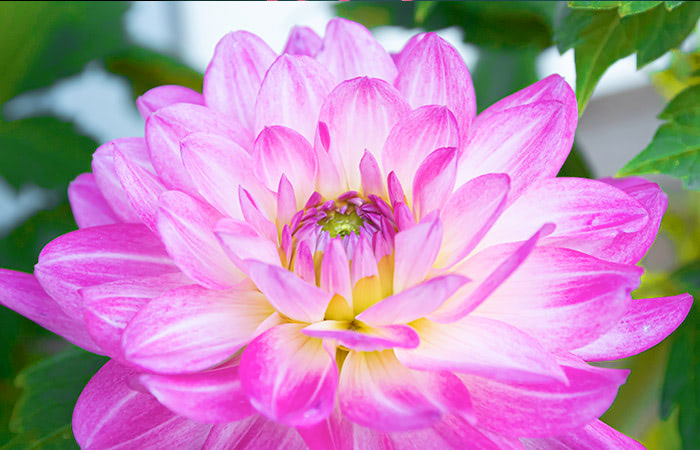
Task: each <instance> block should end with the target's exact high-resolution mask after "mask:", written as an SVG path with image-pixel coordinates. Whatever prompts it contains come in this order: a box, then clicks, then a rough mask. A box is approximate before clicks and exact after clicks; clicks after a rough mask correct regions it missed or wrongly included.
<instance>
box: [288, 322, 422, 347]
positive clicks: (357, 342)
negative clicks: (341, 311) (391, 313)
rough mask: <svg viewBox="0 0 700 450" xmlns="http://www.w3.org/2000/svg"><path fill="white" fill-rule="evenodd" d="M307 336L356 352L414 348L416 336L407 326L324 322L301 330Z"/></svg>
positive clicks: (416, 342) (416, 343) (416, 344)
mask: <svg viewBox="0 0 700 450" xmlns="http://www.w3.org/2000/svg"><path fill="white" fill-rule="evenodd" d="M302 333H304V334H305V335H307V336H312V337H317V338H323V339H334V340H336V341H337V342H338V344H340V345H342V346H344V347H347V348H349V349H351V350H355V351H358V352H373V351H376V350H385V349H391V348H395V347H401V348H415V347H417V346H418V335H417V334H416V332H415V331H414V330H413V328H411V327H409V326H408V325H387V326H379V327H368V326H366V325H361V326H359V328H358V326H357V325H354V326H353V324H352V322H350V321H340V320H324V321H323V322H317V323H314V324H312V325H309V326H308V327H306V328H304V329H303V330H302Z"/></svg>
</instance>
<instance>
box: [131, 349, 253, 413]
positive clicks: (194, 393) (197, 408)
mask: <svg viewBox="0 0 700 450" xmlns="http://www.w3.org/2000/svg"><path fill="white" fill-rule="evenodd" d="M239 364H240V357H237V358H234V360H232V361H230V362H227V363H225V364H223V365H221V366H219V367H217V368H214V369H211V370H207V371H206V372H198V373H194V374H188V375H157V374H144V375H141V376H140V377H139V381H140V382H141V383H142V384H143V385H144V386H145V387H146V389H148V391H149V392H150V393H151V394H153V395H154V396H155V397H156V398H157V399H158V401H159V402H161V403H162V404H163V405H165V406H167V407H168V408H170V410H172V411H173V412H175V413H176V414H178V415H181V416H184V417H187V418H189V419H192V420H196V421H197V422H204V423H226V422H234V421H237V420H241V419H245V418H246V417H248V416H250V415H251V414H253V412H254V410H253V407H252V406H250V403H249V402H248V397H246V396H245V394H244V393H243V389H242V388H241V380H240V379H239V378H238V367H239Z"/></svg>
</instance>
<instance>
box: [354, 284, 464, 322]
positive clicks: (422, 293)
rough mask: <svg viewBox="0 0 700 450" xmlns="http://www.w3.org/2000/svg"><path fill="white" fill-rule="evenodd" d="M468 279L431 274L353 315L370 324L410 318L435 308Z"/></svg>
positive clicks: (422, 315) (421, 315)
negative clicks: (425, 279) (414, 284)
mask: <svg viewBox="0 0 700 450" xmlns="http://www.w3.org/2000/svg"><path fill="white" fill-rule="evenodd" d="M468 281H469V279H468V278H467V277H463V276H461V275H457V274H450V275H443V276H440V277H436V278H431V279H430V280H428V281H424V282H422V283H421V284H418V285H416V286H413V287H412V288H408V289H406V290H404V291H402V292H399V293H398V294H394V295H392V296H390V297H387V298H385V299H383V300H382V301H380V302H379V303H375V304H374V305H372V306H370V307H369V308H367V309H366V310H364V311H363V312H362V313H361V314H359V315H358V316H357V319H358V320H361V321H363V322H367V323H369V324H372V325H385V324H394V323H409V322H413V321H414V320H417V319H420V318H421V317H425V316H427V315H428V314H430V313H432V312H433V311H435V310H436V309H438V308H439V307H440V306H441V305H442V304H443V303H444V302H445V300H447V299H448V298H450V296H451V295H452V294H454V293H455V292H456V291H457V289H459V288H460V287H461V286H463V285H464V284H466V283H467V282H468Z"/></svg>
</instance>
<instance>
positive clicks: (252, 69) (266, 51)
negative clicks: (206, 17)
mask: <svg viewBox="0 0 700 450" xmlns="http://www.w3.org/2000/svg"><path fill="white" fill-rule="evenodd" d="M276 56H277V55H275V52H274V51H272V49H271V48H270V47H268V45H267V44H266V43H265V42H264V41H263V40H262V39H260V38H259V37H257V36H256V35H254V34H252V33H249V32H247V31H235V32H233V33H229V34H227V35H226V36H224V37H223V38H221V40H220V41H219V43H218V44H216V49H215V50H214V56H213V57H212V59H211V62H210V63H209V66H208V67H207V71H206V73H205V74H204V88H203V92H204V98H205V100H206V102H207V106H209V107H210V108H213V109H215V110H216V111H219V112H222V113H224V114H226V115H228V116H230V117H232V118H233V119H234V120H235V121H236V122H238V123H240V124H241V125H243V126H244V127H246V128H247V129H249V130H251V131H252V130H253V112H254V107H255V98H256V97H257V95H258V90H259V89H260V84H261V83H262V80H263V77H264V76H265V72H266V71H267V69H268V68H269V67H270V65H271V64H272V62H273V61H274V60H275V57H276Z"/></svg>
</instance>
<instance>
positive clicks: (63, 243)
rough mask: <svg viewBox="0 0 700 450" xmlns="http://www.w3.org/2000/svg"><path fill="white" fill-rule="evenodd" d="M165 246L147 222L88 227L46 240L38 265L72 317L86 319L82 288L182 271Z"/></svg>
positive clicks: (46, 287) (38, 271)
mask: <svg viewBox="0 0 700 450" xmlns="http://www.w3.org/2000/svg"><path fill="white" fill-rule="evenodd" d="M177 271H178V270H177V267H175V265H174V264H173V262H172V260H171V259H170V257H169V256H168V254H167V253H166V252H165V249H164V248H163V244H161V242H160V241H159V240H158V239H157V238H156V237H155V235H154V234H153V233H151V232H150V231H149V230H148V228H146V227H145V226H144V225H137V224H115V225H103V226H100V227H93V228H83V229H81V230H77V231H73V232H70V233H68V234H64V235H63V236H59V237H57V238H56V239H54V240H53V241H51V242H49V243H48V244H46V246H45V247H44V248H43V249H42V250H41V253H40V254H39V262H38V263H37V265H36V266H34V274H35V275H36V277H37V280H38V281H39V283H40V284H41V286H42V287H43V288H44V290H45V291H46V292H47V293H48V294H49V295H50V296H51V297H52V298H53V299H54V300H55V301H56V302H57V303H58V304H59V306H60V307H61V308H62V309H63V310H64V311H65V312H66V313H67V314H68V315H69V316H71V317H82V315H83V311H82V309H83V306H82V299H81V298H80V294H78V290H79V289H81V288H84V287H88V286H95V285H98V284H103V283H108V282H110V281H116V280H125V279H129V278H137V277H144V276H158V275H163V274H165V273H172V272H177Z"/></svg>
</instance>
